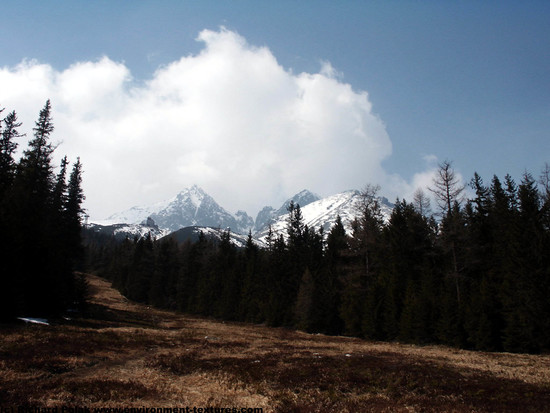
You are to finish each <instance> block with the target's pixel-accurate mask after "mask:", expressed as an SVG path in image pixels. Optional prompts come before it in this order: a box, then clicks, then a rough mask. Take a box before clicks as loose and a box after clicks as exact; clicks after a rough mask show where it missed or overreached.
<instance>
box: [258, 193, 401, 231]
mask: <svg viewBox="0 0 550 413" xmlns="http://www.w3.org/2000/svg"><path fill="white" fill-rule="evenodd" d="M360 202H361V193H360V192H359V191H355V190H351V191H345V192H341V193H339V194H335V195H332V196H328V197H326V198H323V199H319V200H317V201H315V202H312V203H310V204H308V205H306V206H304V207H301V206H300V209H301V211H302V216H303V219H304V224H305V225H307V226H308V227H309V228H310V229H314V230H315V231H318V230H319V228H320V227H323V230H324V231H325V233H328V232H329V231H330V229H331V228H332V226H333V225H334V223H335V222H336V218H337V216H338V215H340V218H341V219H342V223H343V224H344V227H345V228H346V232H348V233H349V234H351V232H352V229H351V223H352V222H353V220H354V219H355V217H357V216H358V215H359V205H360ZM380 206H381V210H382V215H383V217H384V219H385V220H388V219H389V217H390V215H391V211H392V209H393V205H392V204H390V203H389V202H388V200H387V199H386V198H380ZM287 222H288V213H286V214H284V215H280V216H279V217H278V218H277V219H276V221H275V222H273V223H272V224H271V230H272V231H273V234H274V235H276V236H278V235H279V234H283V237H285V239H286V228H287ZM268 232H269V227H267V228H263V229H262V230H261V231H259V232H257V233H256V234H255V235H254V237H255V238H257V239H259V240H260V241H262V242H265V239H266V237H267V234H268Z"/></svg>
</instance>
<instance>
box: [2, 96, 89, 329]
mask: <svg viewBox="0 0 550 413" xmlns="http://www.w3.org/2000/svg"><path fill="white" fill-rule="evenodd" d="M3 111H4V109H1V110H0V113H1V112H3ZM21 125H22V124H21V122H19V121H18V119H17V114H16V112H15V111H12V112H11V113H9V114H7V116H6V117H4V118H3V119H2V120H1V121H0V233H1V234H2V241H1V242H2V244H1V246H0V262H2V271H1V275H0V284H1V285H0V319H1V320H3V321H7V320H12V319H14V318H15V317H17V316H35V317H36V316H59V315H61V314H62V313H64V312H65V311H67V310H68V309H75V310H77V309H79V308H80V307H81V306H82V305H83V303H84V301H85V292H86V285H85V281H84V280H83V279H82V278H81V277H80V276H78V275H76V274H75V272H74V270H75V268H76V265H77V263H79V262H81V261H82V258H83V252H84V250H83V247H82V242H81V214H82V207H81V205H82V202H83V200H84V194H83V191H82V188H81V183H82V164H81V162H80V158H78V159H77V160H76V162H75V163H74V164H73V165H72V169H71V170H70V171H68V169H69V161H68V160H67V157H66V156H65V157H64V158H63V159H62V160H61V164H60V165H59V168H57V171H56V168H54V165H53V163H52V162H53V161H52V157H53V153H54V150H55V146H54V145H52V143H51V142H50V139H51V135H52V133H53V131H54V126H53V120H52V116H51V104H50V101H49V100H48V101H47V102H46V104H45V105H44V107H43V108H42V109H41V110H40V113H39V117H38V120H37V121H36V123H35V127H34V128H33V137H32V138H31V139H30V140H29V141H28V145H27V149H25V150H24V151H23V153H22V155H21V156H20V158H19V159H17V158H16V152H17V147H18V145H19V142H18V140H19V139H21V138H23V137H25V134H22V133H20V132H19V130H20V129H19V128H20V127H21ZM67 175H68V176H67Z"/></svg>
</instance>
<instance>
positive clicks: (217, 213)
mask: <svg viewBox="0 0 550 413" xmlns="http://www.w3.org/2000/svg"><path fill="white" fill-rule="evenodd" d="M361 200H362V197H361V193H360V192H359V191H356V190H350V191H345V192H341V193H339V194H335V195H331V196H328V197H326V198H322V199H321V198H320V197H319V196H318V195H316V194H314V193H312V192H310V191H307V190H303V191H301V192H299V193H298V194H296V195H294V196H293V197H292V198H289V199H288V200H287V201H286V202H284V203H283V205H281V207H280V208H278V209H275V208H273V207H265V208H263V209H262V210H261V211H260V212H259V213H258V215H257V218H256V223H254V220H253V219H252V218H251V217H250V216H249V215H248V214H247V213H246V212H244V211H238V212H237V213H236V214H235V215H233V214H230V213H229V212H227V210H225V209H224V208H222V207H221V206H220V205H218V204H217V203H216V201H215V200H214V199H213V198H212V197H211V196H210V195H208V194H207V193H205V192H204V191H203V190H202V189H201V188H199V187H198V186H196V185H195V186H193V187H191V188H188V189H185V190H183V191H181V192H180V193H179V194H178V195H176V196H175V197H174V198H172V199H169V200H167V201H163V202H158V203H156V204H153V205H149V206H139V207H133V208H130V209H129V210H127V211H123V212H120V213H118V214H114V215H112V216H111V217H109V218H108V222H106V223H105V222H103V223H101V224H102V225H99V224H90V225H89V226H88V228H89V229H92V230H93V231H95V232H102V233H106V234H110V235H114V236H116V237H117V238H124V237H126V236H128V237H129V238H134V237H136V236H137V237H138V238H139V237H143V236H145V235H147V234H151V237H152V238H154V239H158V238H162V237H164V236H166V235H168V234H170V233H174V232H176V231H178V232H180V234H179V235H177V236H176V238H178V239H179V238H182V237H183V238H185V237H190V238H191V239H192V238H193V236H198V234H199V233H200V231H203V232H204V233H205V234H206V233H208V234H209V235H210V236H212V237H214V236H217V237H218V238H219V236H220V234H221V231H224V230H226V229H229V230H230V234H231V236H232V242H234V243H235V245H239V246H240V245H244V242H246V235H247V234H248V232H249V231H253V238H254V240H255V242H256V243H257V245H259V246H262V245H265V240H266V237H267V234H268V232H269V226H270V225H271V229H272V231H273V233H274V234H275V235H276V236H277V235H278V234H282V235H283V237H285V238H286V229H287V223H288V206H289V204H290V202H291V201H293V202H294V203H295V204H297V205H300V209H301V211H302V216H303V219H304V224H305V225H307V226H308V227H309V228H310V229H312V230H315V231H318V230H319V228H320V227H323V230H324V231H325V233H328V232H329V231H330V229H331V228H332V226H333V225H334V223H335V222H336V217H337V216H338V215H339V216H340V218H341V219H342V222H343V224H344V227H345V228H346V231H347V232H348V233H350V234H351V232H352V229H351V223H352V222H353V220H354V219H355V217H357V216H358V215H360V204H361ZM379 202H380V206H381V210H382V215H383V218H384V219H385V220H388V219H389V217H390V215H391V211H392V209H393V205H392V204H391V203H390V202H388V200H387V199H386V198H379ZM182 229H185V230H182ZM193 234H194V235H193Z"/></svg>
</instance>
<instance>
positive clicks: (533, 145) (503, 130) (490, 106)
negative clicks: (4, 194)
mask: <svg viewBox="0 0 550 413" xmlns="http://www.w3.org/2000/svg"><path fill="white" fill-rule="evenodd" d="M2 14H3V16H4V18H3V19H2V20H3V23H2V25H0V35H1V38H2V39H3V47H2V53H1V55H0V66H1V67H3V68H4V70H6V71H10V72H11V73H15V72H17V70H21V69H16V67H17V66H18V65H20V63H21V62H22V61H23V60H25V59H26V60H27V61H32V59H35V60H36V61H35V62H34V64H38V63H40V64H43V65H47V66H48V68H49V70H50V71H53V72H55V73H57V74H59V73H63V72H64V71H66V70H67V69H68V68H69V67H71V65H74V64H76V63H77V62H96V63H97V62H99V61H101V59H102V58H104V57H107V58H108V59H109V61H110V62H113V63H116V64H119V65H122V66H123V67H124V68H125V69H126V71H127V76H126V78H127V79H130V80H127V81H126V83H125V85H126V86H125V88H126V89H129V88H132V87H134V88H138V87H139V85H142V84H147V83H148V82H150V81H151V79H152V78H153V77H154V76H155V73H157V72H158V69H159V68H163V67H167V66H170V65H171V64H172V63H174V62H176V61H178V60H179V59H181V58H182V57H186V56H187V57H191V56H198V55H199V54H200V53H201V52H203V51H204V50H205V42H204V41H197V37H198V36H199V33H201V31H203V30H210V31H212V32H215V33H220V30H221V29H220V27H222V26H223V27H224V28H225V30H226V31H227V32H229V33H235V34H236V35H238V36H239V38H240V39H244V40H243V41H244V42H245V43H246V45H247V46H246V47H250V48H252V49H253V50H257V49H258V48H267V49H268V50H269V52H270V53H271V54H272V56H273V57H274V59H276V62H277V64H278V65H280V66H281V67H282V68H283V69H284V70H285V71H286V72H287V74H292V75H295V76H298V75H299V74H301V73H307V74H318V73H322V68H323V67H324V66H323V65H324V64H325V65H326V63H329V64H330V67H331V70H330V76H329V77H331V78H332V79H335V80H336V81H337V82H338V84H339V86H341V87H344V86H345V85H348V86H349V87H351V89H352V91H353V92H354V93H356V94H360V93H361V92H366V93H367V94H368V97H367V99H368V102H369V103H370V105H372V107H371V108H370V109H369V110H368V111H367V112H369V114H370V115H373V116H375V117H377V118H378V120H379V121H380V124H382V125H383V126H384V127H385V131H386V133H387V138H389V142H390V143H389V146H390V152H391V153H390V154H388V153H387V148H386V147H387V142H385V141H384V139H386V137H383V136H381V135H380V136H379V138H380V139H381V140H382V141H384V142H385V143H383V144H381V145H382V146H383V148H385V149H381V155H380V156H379V157H377V158H376V160H375V161H373V162H379V163H380V165H379V166H380V168H381V169H383V172H380V170H378V171H377V172H372V171H371V172H372V174H371V172H369V170H368V168H367V169H366V170H364V171H363V170H362V169H361V168H358V169H359V170H358V171H357V174H362V175H363V176H364V177H362V178H361V179H363V180H364V182H365V184H366V183H368V182H369V181H370V180H372V179H376V178H378V179H380V180H382V181H383V182H382V192H386V193H387V194H388V195H389V196H390V197H394V196H396V195H400V196H407V195H410V189H411V188H412V186H414V184H415V182H416V183H419V182H421V181H422V179H420V175H422V174H427V172H428V171H430V170H431V169H430V168H432V169H433V166H434V165H433V163H434V159H435V158H437V159H438V160H439V161H442V160H444V159H450V160H452V161H453V162H454V166H455V168H456V169H457V170H458V171H459V172H460V173H461V175H462V176H463V178H464V179H465V180H466V181H468V180H469V179H470V178H471V176H472V175H473V173H474V171H477V172H479V173H480V174H481V176H482V177H484V178H485V180H486V181H487V182H488V181H489V180H490V179H491V177H492V175H493V174H497V175H499V176H501V177H503V176H504V174H506V173H510V174H512V176H514V177H515V178H516V179H517V180H520V179H521V174H522V173H523V172H524V171H525V170H528V171H530V172H532V173H533V174H534V175H535V176H538V174H539V173H540V170H541V168H542V167H543V165H544V163H545V162H550V144H549V131H550V41H549V39H550V2H543V1H540V2H536V1H527V2H518V1H514V2H509V1H498V2H497V1H483V2H479V1H475V2H474V1H461V2H450V1H449V2H447V1H423V2H418V1H384V2H383V1H379V2H369V1H339V2H335V1H303V2H298V1H276V2H267V1H196V2H186V1H131V2H130V1H117V2H112V1H70V2H69V1H48V2H45V1H24V0H23V1H11V0H8V1H5V2H3V5H2ZM251 64H253V63H251ZM111 67H112V65H111ZM323 73H328V72H323ZM52 76H54V77H55V75H52ZM327 76H328V74H327ZM52 85H53V86H52V88H55V82H54V81H52ZM2 89H3V88H0V90H2ZM45 93H47V91H46V92H45ZM52 93H54V96H55V91H54V92H52ZM243 93H246V91H243ZM12 95H13V96H16V94H13V93H12ZM10 96H11V95H10ZM23 96H24V95H23ZM33 96H35V94H33ZM322 96H326V95H324V94H323V95H322ZM354 96H355V95H354ZM42 97H43V96H40V95H39V94H38V95H37V96H36V99H37V102H43V101H45V99H46V98H48V97H51V96H44V99H42ZM51 98H52V105H53V106H54V109H55V107H56V101H55V98H54V97H51ZM327 99H328V98H327ZM22 101H23V100H22V97H21V96H19V97H18V98H17V96H16V97H14V98H13V99H12V98H9V99H8V100H7V101H6V100H5V99H2V92H0V103H1V104H2V106H4V107H6V108H7V109H8V110H13V109H15V110H16V111H18V112H19V113H21V115H20V118H22V117H23V116H24V115H25V114H26V111H28V112H29V115H26V116H27V118H23V119H22V120H23V121H24V122H25V125H26V128H25V126H24V129H25V131H27V132H30V128H31V124H32V122H33V121H34V119H35V117H36V115H32V116H31V114H32V113H33V112H32V110H34V112H35V113H36V114H37V113H38V112H37V107H38V108H39V107H40V106H41V105H40V104H38V103H35V104H34V106H33V107H29V108H27V107H24V108H21V107H16V106H14V107H12V106H11V105H15V104H17V103H18V102H22ZM19 104H20V105H21V103H19ZM42 104H43V103H42ZM37 105H38V106H37ZM206 107H208V105H206ZM221 110H223V109H221ZM319 113H322V112H319ZM94 116H95V115H94ZM125 116H127V114H126V115H125ZM243 116H246V113H243ZM59 118H60V119H61V133H67V134H69V132H72V133H75V132H74V131H76V130H78V126H75V125H73V124H71V125H72V126H71V127H70V128H69V126H67V127H64V126H63V125H64V123H63V122H64V120H65V119H66V118H68V115H67V114H66V113H64V112H62V109H60V113H59ZM54 121H55V119H54ZM211 121H212V122H216V120H215V119H214V120H211ZM67 122H69V121H67ZM335 122H338V121H336V120H335ZM369 122H370V121H369ZM372 122H374V123H376V122H375V121H372ZM374 123H373V124H374ZM336 124H337V123H335V125H336ZM378 126H380V125H375V127H376V128H377V127H378ZM89 127H90V125H87V126H86V128H89ZM330 127H333V126H332V124H331V125H330V126H329V128H330ZM167 133H168V132H167ZM170 133H174V132H170ZM297 136H301V135H297ZM308 136H309V135H308ZM296 139H297V140H296V141H295V142H293V144H294V145H299V144H300V139H301V138H299V137H297V138H296ZM333 139H336V138H333ZM350 139H351V138H350ZM62 140H63V145H64V144H65V143H66V142H68V141H69V140H70V139H69V138H68V137H66V136H63V137H62ZM121 142H122V140H121ZM124 142H125V144H128V142H129V141H128V140H125V141H124ZM343 142H347V141H345V140H344V141H343ZM211 144H212V145H215V144H216V143H215V141H212V142H211ZM291 144H292V142H291V143H289V145H290V147H291V146H292V145H291ZM306 144H308V145H311V144H312V143H311V142H306ZM346 144H347V143H346ZM63 145H60V147H59V151H60V152H63ZM350 145H353V144H351V143H350ZM377 147H378V146H377ZM79 149H80V151H81V152H80V153H79V152H78V150H79ZM86 150H90V144H88V146H86V145H80V146H78V145H76V144H75V145H74V148H73V147H71V145H70V143H69V144H68V147H67V152H69V153H72V152H74V153H75V154H80V155H81V156H82V158H83V161H84V164H85V165H86ZM167 150H169V149H167ZM371 150H375V149H372V148H371ZM382 152H383V153H382ZM159 153H161V152H159ZM159 156H161V155H159ZM250 156H253V154H250ZM266 156H267V155H266ZM312 156H313V155H312ZM319 156H320V158H323V154H322V153H320V154H319ZM343 156H345V154H344V155H343ZM95 159H96V158H93V157H91V158H90V160H89V161H88V163H90V162H95ZM194 159H195V158H194ZM326 161H327V162H328V161H330V158H326ZM150 162H151V163H156V162H157V163H158V162H160V160H158V159H156V160H155V159H151V160H150ZM351 165H354V164H353V163H351ZM320 167H322V166H320ZM342 167H343V166H342ZM107 168H108V166H107ZM380 168H379V169H380ZM88 169H91V170H93V167H92V165H88ZM113 172H116V169H113ZM180 172H181V168H180ZM298 172H300V173H302V174H303V171H297V172H296V173H298ZM319 173H321V172H319ZM369 174H370V175H369ZM381 174H385V175H384V176H382V175H381ZM415 174H417V178H416V181H415V178H414V177H415ZM90 175H91V177H90V179H95V180H99V179H100V175H99V173H98V174H94V173H93V171H92V173H91V174H90ZM189 175H190V176H192V175H193V174H189ZM276 175H277V174H275V176H276ZM348 175H349V174H348ZM348 175H346V174H343V176H342V180H345V179H346V177H348ZM214 176H219V175H215V174H213V175H212V179H211V180H210V181H209V180H205V182H204V183H203V186H205V189H207V190H208V189H210V191H209V192H216V191H218V192H220V197H221V198H222V201H223V199H224V197H225V198H227V201H226V203H229V204H231V202H230V200H229V198H230V197H229V196H228V195H227V194H225V195H224V193H223V190H218V187H217V186H216V185H215V184H214V183H213V179H214V178H213V177H214ZM426 176H427V175H426ZM426 176H424V178H423V179H424V182H425V181H426ZM397 178H399V179H401V180H403V181H404V182H405V183H407V184H408V186H406V185H405V184H404V183H401V184H399V185H395V186H394V187H392V185H393V184H391V183H390V182H393V181H395V180H396V179H397ZM85 179H86V177H85ZM157 179H159V180H160V179H161V177H160V175H159V177H158V178H157ZM189 179H191V178H189ZM235 179H238V176H236V177H235ZM280 179H281V180H283V178H280ZM285 179H290V177H287V178H285ZM348 180H350V179H349V178H348ZM193 183H195V182H187V181H186V180H185V179H183V178H182V179H180V180H179V181H177V180H175V181H174V182H173V183H172V185H173V188H162V189H161V188H159V189H158V190H152V189H151V188H153V187H154V183H149V184H148V186H146V187H143V188H137V186H136V189H135V191H134V192H132V193H131V194H130V193H129V194H128V195H127V197H125V196H124V195H121V198H123V199H124V202H123V201H122V200H121V202H120V203H119V204H117V206H120V207H121V208H122V207H123V206H125V205H126V204H128V205H126V206H128V207H129V206H132V205H133V204H134V203H139V200H140V199H141V198H140V193H141V195H142V196H143V198H144V201H145V199H146V198H147V197H148V196H149V197H151V200H153V198H154V197H162V196H164V197H167V196H171V194H170V192H171V193H172V194H175V193H176V192H177V191H178V190H179V189H181V188H176V186H177V185H180V186H181V185H185V186H187V184H188V185H192V184H193ZM316 183H317V181H316V180H314V179H312V180H310V181H308V180H304V181H303V182H298V183H297V185H300V184H303V185H308V186H309V185H315V184H316ZM199 184H200V182H199ZM346 184H347V182H340V183H339V184H336V183H335V184H334V185H333V186H330V187H327V188H315V187H310V188H308V189H311V190H313V191H317V192H320V193H321V194H322V195H329V194H328V193H324V192H328V191H333V190H335V189H338V188H340V187H341V190H344V189H347V188H348V187H352V186H357V182H349V184H348V185H346ZM89 186H90V193H89V194H88V201H87V202H89V203H90V205H89V207H90V209H93V210H94V211H97V212H95V214H96V215H98V216H99V215H102V214H103V215H105V214H108V210H107V208H105V207H100V206H97V205H95V204H94V202H95V203H97V204H99V202H100V201H99V200H97V199H98V197H99V190H95V189H94V188H95V187H93V185H92V184H89ZM138 186H139V185H138ZM270 188H271V190H272V191H275V192H276V193H273V200H269V199H268V198H269V193H268V192H266V193H265V194H262V199H260V200H257V201H254V202H253V201H250V200H247V199H245V198H246V196H247V195H244V194H243V195H241V196H240V198H241V204H242V205H243V208H245V209H247V211H248V212H249V213H250V214H251V215H255V213H256V212H257V211H254V210H253V209H254V208H258V207H259V206H260V205H265V204H266V203H267V204H269V203H273V204H276V202H278V201H279V200H280V199H282V198H284V197H285V196H290V195H292V193H286V194H285V192H288V191H293V190H294V188H293V187H292V185H282V186H281V185H279V186H277V184H276V182H274V183H272V184H271V186H270ZM85 189H86V187H85ZM300 189H302V188H300V187H296V190H297V191H298V190H300ZM113 191H115V189H113ZM140 191H141V192H140ZM250 191H251V192H254V191H255V187H254V186H253V185H252V186H251V187H250ZM400 191H401V192H405V193H401V194H400V193H398V192H400ZM115 192H117V193H120V190H118V189H117V190H116V191H115ZM407 192H408V193H407ZM212 195H213V196H214V198H216V199H218V197H217V196H216V193H212ZM90 196H92V197H93V200H90ZM237 198H239V197H237ZM161 199H162V198H161ZM157 200H160V199H157ZM222 201H220V203H221V204H222V205H223V202H222ZM102 202H103V203H104V200H103V201H102ZM125 203H126V204H125ZM224 206H225V205H224ZM113 207H114V206H113ZM230 207H231V208H233V209H237V208H238V207H239V206H238V205H237V202H234V205H233V204H231V205H230ZM112 212H115V211H112Z"/></svg>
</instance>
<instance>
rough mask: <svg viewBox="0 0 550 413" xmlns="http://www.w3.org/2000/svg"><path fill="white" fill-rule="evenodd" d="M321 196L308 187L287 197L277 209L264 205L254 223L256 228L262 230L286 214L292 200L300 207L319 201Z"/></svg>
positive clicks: (257, 230)
mask: <svg viewBox="0 0 550 413" xmlns="http://www.w3.org/2000/svg"><path fill="white" fill-rule="evenodd" d="M319 199H321V197H320V196H319V195H317V194H315V193H313V192H311V191H309V190H307V189H304V190H302V191H300V192H298V193H297V194H296V195H294V196H293V197H291V198H289V199H287V200H286V201H285V202H284V203H283V205H281V207H280V208H279V209H275V208H273V207H271V206H266V207H264V208H263V209H262V210H261V211H260V212H258V215H257V216H256V223H255V225H254V230H255V231H256V232H260V231H262V230H264V229H266V228H267V227H268V226H269V224H270V223H273V222H275V221H276V220H277V218H278V217H280V216H282V215H286V213H287V212H288V207H289V205H290V202H294V204H297V205H300V208H303V207H304V206H306V205H308V204H311V203H312V202H315V201H318V200H319Z"/></svg>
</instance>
